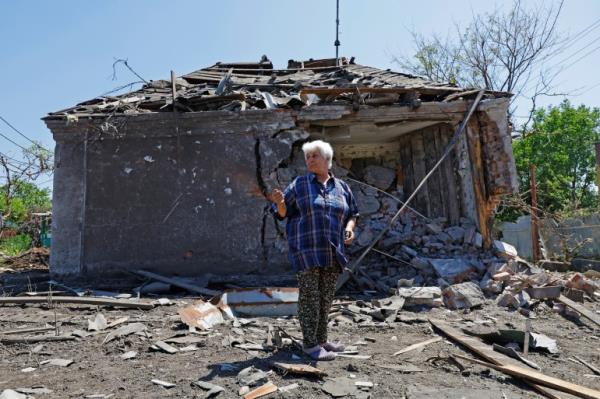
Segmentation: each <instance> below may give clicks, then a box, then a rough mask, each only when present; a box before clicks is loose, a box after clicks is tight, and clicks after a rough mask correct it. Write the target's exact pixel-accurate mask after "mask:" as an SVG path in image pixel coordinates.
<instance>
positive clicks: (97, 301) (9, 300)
mask: <svg viewBox="0 0 600 399" xmlns="http://www.w3.org/2000/svg"><path fill="white" fill-rule="evenodd" d="M49 302H52V303H71V304H75V305H96V306H115V307H121V308H133V309H142V310H150V309H153V308H154V305H153V304H151V303H143V302H136V301H127V300H122V299H109V298H99V297H77V296H53V297H52V298H51V299H49V297H23V296H19V297H14V296H13V297H10V296H8V297H0V305H9V304H12V305H22V304H31V303H49Z"/></svg>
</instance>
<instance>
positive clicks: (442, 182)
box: [432, 125, 450, 221]
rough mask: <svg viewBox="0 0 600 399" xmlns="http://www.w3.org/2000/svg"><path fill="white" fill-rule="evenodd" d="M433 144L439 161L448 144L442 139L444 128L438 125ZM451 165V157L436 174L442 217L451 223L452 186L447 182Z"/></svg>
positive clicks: (434, 132) (435, 129)
mask: <svg viewBox="0 0 600 399" xmlns="http://www.w3.org/2000/svg"><path fill="white" fill-rule="evenodd" d="M432 129H433V142H434V144H435V145H434V154H435V159H436V160H437V159H439V158H440V157H441V156H442V154H443V153H444V149H445V148H446V143H445V142H444V141H443V139H442V133H441V129H442V126H441V125H438V126H434V127H433V128H432ZM449 163H450V159H449V157H448V158H447V159H446V160H445V161H444V162H443V163H442V164H441V165H440V167H439V168H438V171H437V172H436V175H437V179H438V187H439V188H438V189H439V194H440V206H441V212H442V214H441V216H444V217H445V218H447V219H448V221H450V208H449V202H450V201H449V198H448V197H449V193H448V186H449V185H450V182H449V181H448V180H446V167H447V165H448V164H449Z"/></svg>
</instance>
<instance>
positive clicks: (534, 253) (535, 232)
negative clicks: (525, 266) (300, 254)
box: [529, 164, 540, 263]
mask: <svg viewBox="0 0 600 399" xmlns="http://www.w3.org/2000/svg"><path fill="white" fill-rule="evenodd" d="M529 182H530V185H531V257H532V260H533V263H536V262H537V261H539V260H540V233H539V226H538V215H537V206H538V205H537V182H536V180H535V165H533V164H530V165H529Z"/></svg>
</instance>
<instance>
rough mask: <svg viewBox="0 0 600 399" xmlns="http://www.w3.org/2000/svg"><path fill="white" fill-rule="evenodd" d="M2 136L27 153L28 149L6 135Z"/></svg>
mask: <svg viewBox="0 0 600 399" xmlns="http://www.w3.org/2000/svg"><path fill="white" fill-rule="evenodd" d="M0 136H2V137H4V138H5V139H6V140H8V141H10V142H11V143H13V144H14V145H16V146H17V147H20V148H22V149H23V150H25V151H27V148H25V147H23V146H22V145H21V144H19V143H17V142H15V141H13V140H11V139H10V138H8V137H6V136H5V135H3V134H2V133H0Z"/></svg>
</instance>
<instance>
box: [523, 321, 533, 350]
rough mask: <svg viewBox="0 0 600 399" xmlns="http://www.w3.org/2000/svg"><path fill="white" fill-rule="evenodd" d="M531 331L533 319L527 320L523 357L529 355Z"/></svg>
mask: <svg viewBox="0 0 600 399" xmlns="http://www.w3.org/2000/svg"><path fill="white" fill-rule="evenodd" d="M530 331H531V319H530V318H529V317H528V318H527V319H525V335H524V338H523V355H524V356H528V355H529V332H530Z"/></svg>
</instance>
